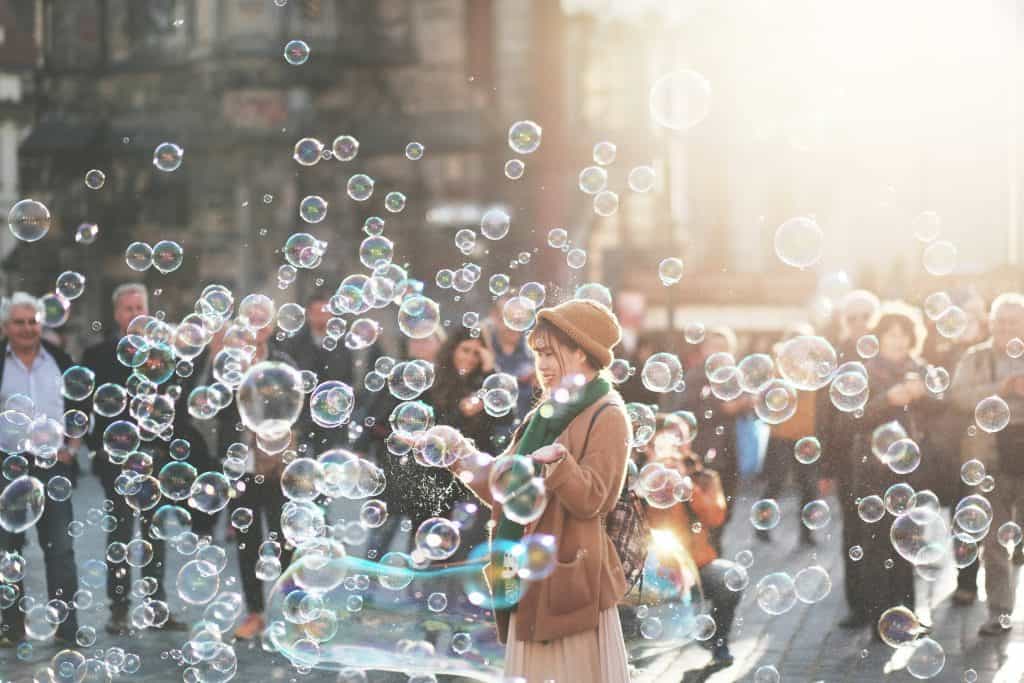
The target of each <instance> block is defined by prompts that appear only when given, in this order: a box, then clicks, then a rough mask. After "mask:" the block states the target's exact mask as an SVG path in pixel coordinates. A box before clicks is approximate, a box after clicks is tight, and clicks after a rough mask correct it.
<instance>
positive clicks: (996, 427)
mask: <svg viewBox="0 0 1024 683" xmlns="http://www.w3.org/2000/svg"><path fill="white" fill-rule="evenodd" d="M974 422H975V424H977V425H978V428H979V429H982V430H984V431H986V432H988V433H990V434H992V433H994V432H998V431H1000V430H1001V429H1003V428H1005V427H1006V425H1008V424H1009V423H1010V406H1008V405H1007V404H1006V401H1004V400H1003V399H1002V398H1001V397H999V396H989V397H988V398H983V399H981V400H980V401H978V405H977V406H975V408H974Z"/></svg>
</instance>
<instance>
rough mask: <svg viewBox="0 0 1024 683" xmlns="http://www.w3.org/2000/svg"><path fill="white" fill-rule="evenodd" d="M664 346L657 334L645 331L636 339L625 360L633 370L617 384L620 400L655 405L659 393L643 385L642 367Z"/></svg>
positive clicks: (659, 395) (659, 396)
mask: <svg viewBox="0 0 1024 683" xmlns="http://www.w3.org/2000/svg"><path fill="white" fill-rule="evenodd" d="M662 348H664V347H663V345H662V341H661V338H660V336H659V335H657V334H655V333H652V332H646V333H644V334H641V335H639V336H638V337H637V339H636V346H635V348H634V350H633V353H632V355H630V356H627V357H626V360H628V361H629V363H630V365H631V366H632V367H633V368H634V370H635V372H634V373H633V375H632V376H631V377H629V379H627V380H626V381H625V382H623V383H622V384H621V385H619V392H620V393H621V394H622V400H623V401H625V402H626V403H643V404H644V405H649V406H655V407H656V406H657V405H658V401H659V399H660V398H661V394H658V393H655V392H653V391H651V390H650V389H648V388H647V387H645V386H644V382H643V369H644V364H645V363H647V359H648V358H650V357H651V356H653V355H654V354H656V353H658V351H659V350H660V349H662Z"/></svg>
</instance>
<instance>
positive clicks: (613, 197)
mask: <svg viewBox="0 0 1024 683" xmlns="http://www.w3.org/2000/svg"><path fill="white" fill-rule="evenodd" d="M618 210H619V195H618V194H616V193H615V192H612V191H611V190H603V191H601V192H598V193H597V194H596V195H594V213H596V214H597V215H598V216H611V215H612V214H614V213H615V212H616V211H618ZM570 253H572V252H570ZM570 265H571V264H570ZM573 267H574V268H578V267H582V264H581V265H580V266H573Z"/></svg>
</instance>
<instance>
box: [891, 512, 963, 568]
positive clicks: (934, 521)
mask: <svg viewBox="0 0 1024 683" xmlns="http://www.w3.org/2000/svg"><path fill="white" fill-rule="evenodd" d="M948 535H949V529H948V527H947V526H946V522H945V520H943V519H942V517H941V515H939V513H938V512H937V511H936V510H932V509H930V508H922V507H915V508H912V509H911V510H910V511H909V512H908V513H906V514H902V515H899V516H898V517H897V518H896V519H895V520H894V521H893V523H892V527H891V528H890V530H889V540H890V541H891V542H892V546H893V548H895V549H896V552H898V553H899V554H900V556H901V557H903V558H904V559H905V560H907V561H908V562H910V563H916V562H917V561H918V558H920V557H922V555H921V550H922V549H923V548H925V547H926V546H929V545H931V544H933V543H939V542H941V541H944V540H945V539H946V538H947V537H948Z"/></svg>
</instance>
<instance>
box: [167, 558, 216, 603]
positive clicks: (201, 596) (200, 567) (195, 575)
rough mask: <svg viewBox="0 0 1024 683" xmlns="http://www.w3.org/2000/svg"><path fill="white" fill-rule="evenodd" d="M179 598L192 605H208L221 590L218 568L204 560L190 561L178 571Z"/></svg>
mask: <svg viewBox="0 0 1024 683" xmlns="http://www.w3.org/2000/svg"><path fill="white" fill-rule="evenodd" d="M177 589H178V597H180V598H181V599H182V600H184V601H185V602H187V603H188V604H190V605H203V604H206V603H208V602H209V601H210V600H212V599H213V597H214V596H215V595H216V594H217V591H218V590H219V589H220V576H219V575H218V572H217V568H216V567H215V566H214V565H213V564H211V563H209V562H206V561H204V560H190V561H189V562H186V563H185V564H184V565H183V566H182V567H181V569H179V570H178V577H177Z"/></svg>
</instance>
